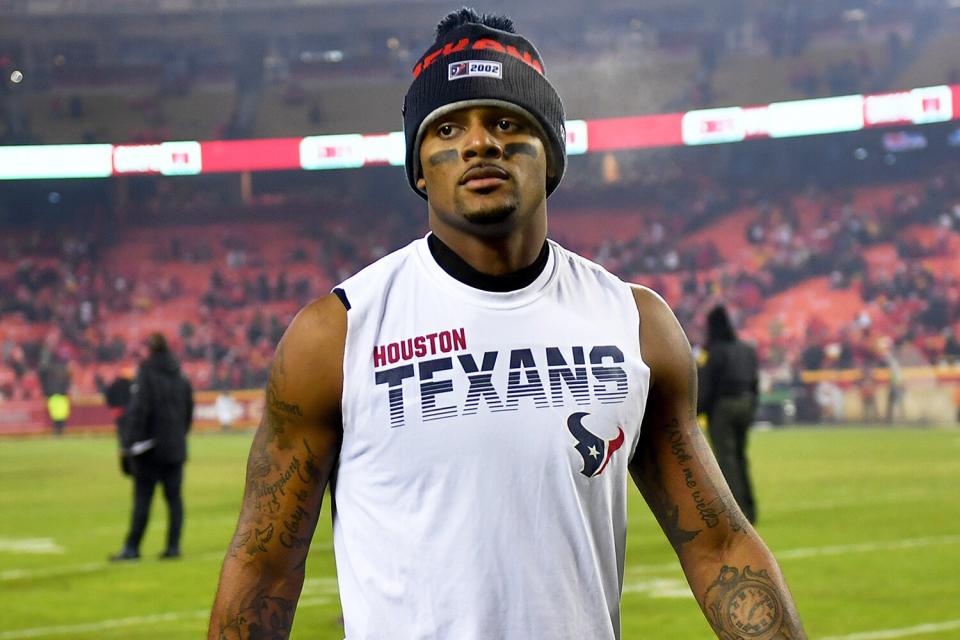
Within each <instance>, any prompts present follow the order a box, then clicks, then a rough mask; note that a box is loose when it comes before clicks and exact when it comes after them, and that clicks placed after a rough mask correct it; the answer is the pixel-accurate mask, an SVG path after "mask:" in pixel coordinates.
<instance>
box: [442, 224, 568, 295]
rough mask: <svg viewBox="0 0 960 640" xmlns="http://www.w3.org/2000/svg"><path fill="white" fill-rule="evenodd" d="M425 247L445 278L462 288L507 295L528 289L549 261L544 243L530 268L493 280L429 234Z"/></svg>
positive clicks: (547, 245)
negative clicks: (457, 282) (448, 277)
mask: <svg viewBox="0 0 960 640" xmlns="http://www.w3.org/2000/svg"><path fill="white" fill-rule="evenodd" d="M427 246H429V247H430V254H431V255H432V256H433V259H434V260H436V261H437V264H438V265H440V268H441V269H443V270H444V271H445V272H446V273H447V275H449V276H450V277H451V278H454V279H455V280H459V281H460V282H462V283H463V284H465V285H467V286H470V287H473V288H474V289H480V290H481V291H496V292H501V293H502V292H507V291H517V290H518V289H523V288H524V287H526V286H528V285H529V284H530V283H532V282H533V281H534V280H536V279H537V278H538V277H539V276H540V274H541V273H543V270H544V268H545V267H546V266H547V258H549V257H550V246H549V244H548V243H547V241H546V240H544V242H543V247H542V248H541V249H540V254H539V255H538V256H537V259H536V260H534V261H533V262H532V263H531V264H529V265H527V266H526V267H523V268H522V269H517V270H516V271H514V272H512V273H506V274H504V275H501V276H494V275H490V274H488V273H482V272H480V271H477V270H476V269H474V268H473V267H471V266H470V265H469V264H468V263H467V261H466V260H464V259H463V258H461V257H460V256H458V255H457V254H456V253H455V252H454V251H453V249H451V248H450V247H448V246H447V245H445V244H444V243H443V241H442V240H440V238H438V237H437V236H436V235H435V234H433V233H431V234H430V235H429V236H427Z"/></svg>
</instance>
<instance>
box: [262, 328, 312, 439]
mask: <svg viewBox="0 0 960 640" xmlns="http://www.w3.org/2000/svg"><path fill="white" fill-rule="evenodd" d="M286 383H287V365H286V355H285V354H284V347H283V343H282V342H281V343H280V345H279V346H278V347H277V354H276V356H274V359H273V365H272V367H271V368H270V380H269V382H268V383H267V406H266V407H265V409H264V424H265V426H266V427H267V433H268V434H269V442H274V441H277V444H278V445H279V446H281V448H286V447H285V446H283V445H282V440H280V438H281V437H282V436H283V435H284V433H285V432H286V427H287V424H288V422H289V420H290V419H292V418H302V417H303V409H301V408H300V405H298V404H294V403H290V402H286V401H285V400H284V399H283V390H284V388H285V387H286Z"/></svg>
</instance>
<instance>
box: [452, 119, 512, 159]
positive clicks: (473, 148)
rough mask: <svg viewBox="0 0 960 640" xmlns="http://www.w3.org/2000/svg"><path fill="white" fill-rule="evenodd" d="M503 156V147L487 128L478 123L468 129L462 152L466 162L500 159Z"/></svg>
mask: <svg viewBox="0 0 960 640" xmlns="http://www.w3.org/2000/svg"><path fill="white" fill-rule="evenodd" d="M502 155H503V145H502V144H501V142H500V140H498V139H497V137H496V136H494V135H493V134H492V132H491V131H490V130H489V129H487V127H485V126H483V125H482V124H480V123H476V124H473V125H471V126H470V127H469V128H468V129H467V132H466V136H465V137H464V143H463V150H462V156H463V159H464V160H471V159H473V158H499V157H501V156H502Z"/></svg>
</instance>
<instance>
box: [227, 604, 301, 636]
mask: <svg viewBox="0 0 960 640" xmlns="http://www.w3.org/2000/svg"><path fill="white" fill-rule="evenodd" d="M295 608H296V603H295V602H294V601H293V600H288V599H286V598H274V597H270V596H268V595H266V594H264V593H259V594H257V596H256V597H254V599H253V601H252V602H251V603H250V605H249V606H247V607H246V608H245V609H243V610H242V611H240V613H239V614H237V616H236V617H234V618H233V619H232V620H228V621H227V622H225V623H222V624H221V625H220V640H277V639H279V638H287V637H289V635H290V628H291V626H292V625H293V614H294V611H295Z"/></svg>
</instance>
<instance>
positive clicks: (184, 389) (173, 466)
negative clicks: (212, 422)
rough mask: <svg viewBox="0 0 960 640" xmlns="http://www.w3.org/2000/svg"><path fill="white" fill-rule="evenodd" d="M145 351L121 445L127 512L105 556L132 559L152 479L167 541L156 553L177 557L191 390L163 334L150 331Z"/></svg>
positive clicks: (150, 495)
mask: <svg viewBox="0 0 960 640" xmlns="http://www.w3.org/2000/svg"><path fill="white" fill-rule="evenodd" d="M148 347H149V349H150V355H149V356H148V357H147V358H146V360H144V361H143V362H141V363H140V367H139V369H138V370H137V377H136V380H135V381H134V383H133V386H132V387H131V390H130V391H131V397H130V404H129V405H128V406H127V409H126V411H125V412H124V415H125V424H124V429H123V433H122V435H121V440H122V446H123V448H124V450H125V452H126V453H128V454H129V456H130V460H131V470H132V472H133V477H134V502H133V515H132V517H131V520H130V531H129V533H128V534H127V539H126V542H125V543H124V545H123V549H121V551H120V552H119V553H117V554H116V555H114V556H111V560H136V559H137V558H139V557H140V541H141V539H142V538H143V532H144V530H145V529H146V527H147V520H148V519H149V517H150V503H151V501H152V499H153V490H154V488H155V487H156V485H157V483H158V482H159V483H162V484H163V495H164V498H166V501H167V508H168V510H169V515H170V519H169V525H168V528H167V546H166V549H165V550H164V552H163V553H162V554H161V556H160V557H161V558H178V557H179V556H180V532H181V529H182V527H183V498H182V496H181V485H182V483H183V464H184V462H186V460H187V432H188V431H189V430H190V422H191V420H192V417H193V389H192V388H191V386H190V381H189V380H187V378H186V376H185V375H184V374H183V373H182V372H181V371H180V365H179V363H178V362H177V360H176V358H175V357H174V356H173V354H172V353H170V349H169V348H168V346H167V341H166V338H164V336H163V335H162V334H159V333H155V334H153V335H151V336H150V339H149V341H148Z"/></svg>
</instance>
